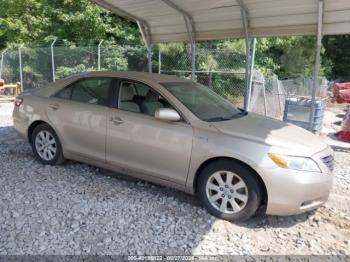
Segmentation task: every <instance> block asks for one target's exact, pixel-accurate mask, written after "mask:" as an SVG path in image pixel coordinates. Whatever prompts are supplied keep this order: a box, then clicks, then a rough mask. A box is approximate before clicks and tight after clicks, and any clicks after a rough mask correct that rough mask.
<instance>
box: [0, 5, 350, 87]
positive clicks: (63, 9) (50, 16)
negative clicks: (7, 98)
mask: <svg viewBox="0 0 350 262" xmlns="http://www.w3.org/2000/svg"><path fill="white" fill-rule="evenodd" d="M0 10H1V18H0V50H2V49H4V48H9V47H18V46H21V45H24V46H27V47H37V46H46V47H49V45H50V43H51V42H52V41H53V39H55V38H57V39H58V41H57V43H56V47H57V48H61V47H62V51H63V50H64V48H74V47H77V46H94V48H95V47H96V45H97V43H98V42H99V41H100V40H104V42H103V50H102V55H103V56H104V57H105V59H103V64H102V68H103V69H110V70H127V69H129V70H130V69H131V70H142V71H143V70H146V68H147V58H146V56H145V49H144V47H143V45H142V40H141V37H140V33H139V31H138V28H137V26H136V25H135V24H134V23H133V22H130V21H128V20H126V19H124V18H120V17H118V16H116V15H113V14H112V13H111V12H109V11H107V10H105V9H103V8H100V7H99V6H97V5H96V4H94V3H93V2H92V1H90V0H11V1H9V0H0ZM115 44H117V45H119V46H120V47H119V48H115ZM315 44H316V40H315V37H309V36H308V37H271V38H259V39H257V48H256V63H255V65H256V68H258V69H260V70H261V71H263V72H264V73H265V74H273V73H274V74H277V75H278V76H279V78H282V79H284V78H295V77H305V76H306V77H312V76H313V69H314V58H315ZM323 44H324V52H323V60H322V61H323V63H322V68H321V74H324V75H325V76H327V78H329V79H349V78H350V76H349V73H348V72H349V71H350V63H349V62H350V51H349V50H350V48H349V47H350V37H349V36H329V37H328V36H327V37H325V38H324V41H323ZM112 46H113V47H112ZM157 48H159V49H160V50H161V52H162V55H163V59H162V61H164V62H163V64H162V69H163V71H164V72H169V71H170V70H172V71H174V69H175V70H177V71H178V74H181V75H183V76H187V77H188V76H189V72H188V71H190V68H191V59H190V56H189V46H188V44H186V43H170V44H161V45H159V47H157ZM95 49H96V48H95ZM95 49H94V50H93V51H88V52H91V53H92V54H91V55H88V54H87V53H83V54H82V53H81V52H77V53H76V54H74V53H73V51H72V50H73V49H72V50H70V49H69V50H68V49H65V50H66V51H67V50H68V51H69V52H68V54H69V55H66V57H64V56H62V57H60V56H58V57H57V60H58V62H57V63H58V65H57V70H58V76H64V75H66V74H68V73H69V72H75V71H76V70H78V69H84V70H87V69H91V68H96V62H92V61H96V52H97V50H95ZM208 49H209V50H215V51H213V52H210V53H208V52H204V51H202V50H208ZM224 50H227V51H224ZM75 51H77V49H75ZM197 51H198V53H197V57H196V58H197V65H196V68H197V70H199V71H205V72H210V74H211V75H212V80H211V81H213V84H214V83H215V82H217V84H218V85H223V83H225V81H223V80H222V79H219V77H218V76H215V73H214V72H215V71H217V70H221V71H228V70H232V71H235V72H244V64H245V59H246V58H245V41H244V40H242V39H239V40H238V39H237V40H220V41H208V42H200V43H198V44H197ZM43 57H44V55H43V54H35V53H30V52H27V53H25V54H24V66H25V73H26V74H27V75H29V74H32V77H33V78H34V77H39V76H43V75H45V76H49V75H50V74H51V73H50V66H47V67H46V69H45V70H46V71H45V70H39V69H38V68H39V67H40V66H43V65H46V64H47V63H48V61H46V60H47V59H46V60H45V59H44V58H43ZM35 59H37V60H38V61H39V62H35ZM41 59H44V60H45V61H44V60H43V61H44V62H42V61H41ZM80 60H82V61H80ZM154 60H157V59H154ZM13 61H14V63H16V62H18V61H15V60H13ZM228 62H230V63H228ZM91 63H92V64H93V63H95V64H93V66H91ZM225 63H226V64H225ZM154 66H157V64H156V63H155V64H154ZM58 67H59V69H58ZM65 67H67V68H65ZM241 78H242V77H241V75H240V76H239V77H238V78H237V79H238V80H237V79H236V80H237V81H239V82H240V81H241ZM230 84H232V82H228V83H227V85H230Z"/></svg>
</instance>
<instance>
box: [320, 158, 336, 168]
mask: <svg viewBox="0 0 350 262" xmlns="http://www.w3.org/2000/svg"><path fill="white" fill-rule="evenodd" d="M321 159H322V162H323V163H324V164H325V165H326V166H327V167H328V169H329V170H330V171H333V170H334V158H333V156H332V155H329V156H326V157H322V158H321Z"/></svg>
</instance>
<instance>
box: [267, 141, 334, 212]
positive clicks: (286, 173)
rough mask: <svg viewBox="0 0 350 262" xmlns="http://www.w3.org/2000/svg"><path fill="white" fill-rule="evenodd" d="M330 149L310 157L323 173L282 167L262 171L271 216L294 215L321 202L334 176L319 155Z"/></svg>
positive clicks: (326, 194) (329, 152)
mask: <svg viewBox="0 0 350 262" xmlns="http://www.w3.org/2000/svg"><path fill="white" fill-rule="evenodd" d="M332 154H333V151H332V150H331V149H330V148H327V149H326V150H324V151H322V152H320V153H317V154H315V155H314V156H313V157H312V158H313V159H314V160H315V161H316V162H317V163H318V165H319V166H320V168H321V170H322V172H306V171H297V170H290V169H284V168H273V169H268V170H265V171H264V175H263V176H264V178H265V179H264V180H265V184H266V187H267V193H268V201H267V209H266V213H267V214H270V215H282V216H283V215H295V214H300V213H304V212H306V211H309V210H312V209H315V208H317V207H319V206H321V205H323V204H324V203H325V202H326V201H327V199H328V196H329V193H330V190H331V187H332V184H333V176H332V173H331V171H330V170H329V169H328V167H327V166H326V165H324V164H323V163H322V160H321V159H322V157H324V156H328V155H332Z"/></svg>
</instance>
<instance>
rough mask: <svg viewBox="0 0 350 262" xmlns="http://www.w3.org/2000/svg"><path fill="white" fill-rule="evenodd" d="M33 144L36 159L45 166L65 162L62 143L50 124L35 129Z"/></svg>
mask: <svg viewBox="0 0 350 262" xmlns="http://www.w3.org/2000/svg"><path fill="white" fill-rule="evenodd" d="M31 144H32V149H33V153H34V155H35V157H36V158H37V159H38V160H39V161H40V162H41V163H43V164H44V165H57V164H60V163H62V162H63V160H64V159H63V153H62V146H61V143H60V141H59V139H58V137H57V135H56V133H55V131H54V130H53V129H52V128H51V127H50V126H49V125H48V124H41V125H39V126H37V127H36V128H35V129H34V131H33V133H32V138H31Z"/></svg>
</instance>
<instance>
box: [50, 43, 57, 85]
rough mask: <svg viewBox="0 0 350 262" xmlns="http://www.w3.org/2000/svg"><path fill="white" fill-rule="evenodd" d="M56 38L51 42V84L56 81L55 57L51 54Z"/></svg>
mask: <svg viewBox="0 0 350 262" xmlns="http://www.w3.org/2000/svg"><path fill="white" fill-rule="evenodd" d="M56 41H57V38H55V40H53V42H52V43H51V46H50V47H51V66H52V82H55V81H56V76H55V57H54V54H53V46H54V44H55V43H56Z"/></svg>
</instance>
